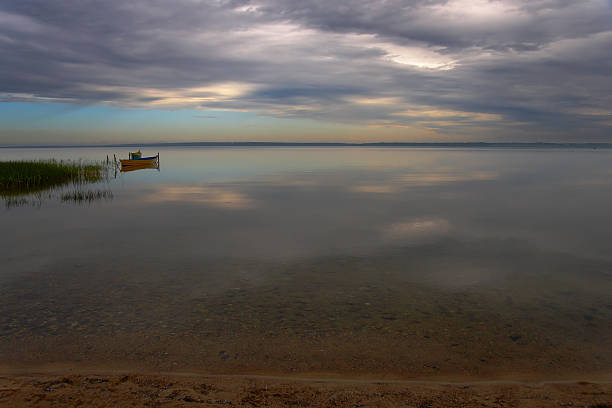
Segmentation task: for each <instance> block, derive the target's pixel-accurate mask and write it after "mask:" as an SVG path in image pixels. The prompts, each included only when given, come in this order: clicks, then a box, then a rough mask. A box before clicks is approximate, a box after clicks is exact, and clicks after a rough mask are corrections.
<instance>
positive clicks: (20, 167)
mask: <svg viewBox="0 0 612 408" xmlns="http://www.w3.org/2000/svg"><path fill="white" fill-rule="evenodd" d="M107 176H108V172H107V168H106V166H105V165H104V164H103V163H95V162H94V163H89V162H80V161H79V162H64V161H57V160H36V161H32V160H22V161H5V162H2V161H0V196H3V197H11V196H18V195H23V194H31V193H36V192H40V191H44V190H47V189H51V188H54V187H59V186H62V185H66V184H70V183H72V184H82V183H95V182H97V181H102V180H104V179H105V178H106V177H107Z"/></svg>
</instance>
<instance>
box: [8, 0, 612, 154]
mask: <svg viewBox="0 0 612 408" xmlns="http://www.w3.org/2000/svg"><path fill="white" fill-rule="evenodd" d="M191 141H288V142H292V141H299V142H308V141H311V142H326V141H328V142H383V141H388V142H422V141H428V142H458V141H490V142H502V141H503V142H512V141H516V142H532V141H533V142H536V141H544V142H553V141H577V142H612V0H403V1H402V0H333V1H331V0H253V1H249V0H130V1H125V0H105V1H94V0H59V1H49V0H3V1H2V2H0V145H23V144H66V143H69V144H73V143H83V144H90V143H91V144H96V143H121V142H124V143H132V142H143V143H144V142H191Z"/></svg>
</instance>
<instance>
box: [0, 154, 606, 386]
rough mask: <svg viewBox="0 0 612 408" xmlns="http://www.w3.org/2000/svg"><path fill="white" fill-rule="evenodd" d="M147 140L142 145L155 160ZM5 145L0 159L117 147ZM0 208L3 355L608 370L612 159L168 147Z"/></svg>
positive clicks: (167, 365)
mask: <svg viewBox="0 0 612 408" xmlns="http://www.w3.org/2000/svg"><path fill="white" fill-rule="evenodd" d="M154 149H155V151H148V149H145V150H143V153H144V154H146V155H149V154H155V153H157V149H158V148H154ZM124 150H125V151H122V150H121V149H116V150H115V151H113V150H112V149H109V148H104V149H103V148H95V149H41V150H39V149H0V160H8V159H19V158H37V159H38V158H56V159H92V160H102V159H105V158H106V156H107V154H108V155H110V157H111V159H112V155H113V153H117V154H118V155H120V156H122V157H126V156H127V149H124ZM160 158H161V160H160V170H159V171H158V170H155V169H147V170H140V171H134V172H129V173H118V174H117V175H116V177H115V175H114V174H113V175H111V178H110V180H109V181H108V182H104V183H99V184H97V185H90V186H87V187H86V188H87V189H89V190H104V191H108V190H110V191H112V199H103V200H98V201H94V202H91V203H83V204H77V203H71V202H62V201H61V200H56V199H52V198H49V199H44V198H41V199H40V200H39V202H38V204H28V205H22V206H10V207H7V206H2V208H1V209H0V230H1V231H2V234H0V248H1V250H0V362H2V363H0V364H4V365H7V366H9V367H24V366H36V365H43V364H54V363H66V364H70V365H74V366H108V367H117V368H126V367H127V368H134V367H139V368H142V369H159V370H192V371H194V370H199V371H203V372H267V373H286V372H298V373H317V372H318V373H321V372H325V373H331V372H334V373H342V374H351V375H352V374H355V375H362V374H376V375H393V376H401V377H427V376H463V375H470V376H482V377H496V376H507V375H518V376H520V375H534V376H541V377H546V378H553V377H554V378H557V377H568V378H570V377H571V378H576V377H581V376H588V375H592V374H598V373H603V372H608V373H609V372H610V370H611V369H612V151H609V150H570V149H551V150H547V149H476V150H461V149H441V148H436V149H425V148H357V147H352V148H331V147H326V148H280V147H276V148H263V147H262V148H192V147H190V148H163V149H162V150H160Z"/></svg>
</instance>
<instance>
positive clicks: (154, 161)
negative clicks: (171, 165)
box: [119, 151, 159, 168]
mask: <svg viewBox="0 0 612 408" xmlns="http://www.w3.org/2000/svg"><path fill="white" fill-rule="evenodd" d="M119 161H120V162H121V168H123V167H129V166H138V167H142V166H151V165H152V166H155V165H159V153H157V156H149V157H142V153H140V151H138V152H136V153H130V158H129V159H120V160H119Z"/></svg>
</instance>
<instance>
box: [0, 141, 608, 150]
mask: <svg viewBox="0 0 612 408" xmlns="http://www.w3.org/2000/svg"><path fill="white" fill-rule="evenodd" d="M98 147H425V148H445V147H447V148H448V147H451V148H509V149H538V148H540V149H541V148H554V149H612V143H554V142H550V143H548V142H452V143H445V142H440V143H428V142H422V143H392V142H375V143H341V142H329V143H324V142H321V143H310V142H171V143H111V144H82V145H14V146H0V149H59V148H98Z"/></svg>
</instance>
